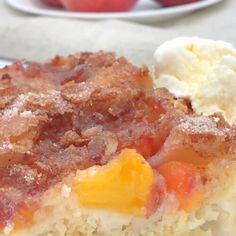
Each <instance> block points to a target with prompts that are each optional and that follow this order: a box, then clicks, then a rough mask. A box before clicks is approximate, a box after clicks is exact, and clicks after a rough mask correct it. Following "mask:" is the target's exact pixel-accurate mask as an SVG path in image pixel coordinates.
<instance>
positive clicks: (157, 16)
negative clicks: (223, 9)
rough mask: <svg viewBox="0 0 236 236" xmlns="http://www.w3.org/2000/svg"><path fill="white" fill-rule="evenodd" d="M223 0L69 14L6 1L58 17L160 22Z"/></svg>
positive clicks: (145, 2) (33, 0) (144, 2)
mask: <svg viewBox="0 0 236 236" xmlns="http://www.w3.org/2000/svg"><path fill="white" fill-rule="evenodd" d="M221 1H223V0H200V1H199V2H196V3H189V4H185V5H181V6H176V7H167V8H163V7H160V5H158V4H156V3H155V2H154V1H153V0H140V1H139V3H138V5H137V6H136V7H135V8H134V9H133V10H132V11H130V12H120V13H81V12H69V11H66V10H64V9H60V8H52V7H49V6H47V5H45V4H43V3H42V2H41V1H40V0H6V2H7V3H8V4H9V5H10V6H12V7H14V8H16V9H18V10H20V11H23V12H27V13H32V14H37V15H44V16H56V17H68V18H80V19H87V20H96V19H108V18H109V19H111V18H112V19H126V20H135V21H159V20H164V19H167V18H170V17H174V16H177V15H181V14H185V13H188V12H191V11H194V10H198V9H201V8H205V7H208V6H211V5H214V4H216V3H218V2H221Z"/></svg>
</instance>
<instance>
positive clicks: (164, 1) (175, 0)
mask: <svg viewBox="0 0 236 236" xmlns="http://www.w3.org/2000/svg"><path fill="white" fill-rule="evenodd" d="M156 1H157V2H159V3H160V4H161V5H163V6H165V7H169V6H177V5H182V4H187V3H191V2H198V1H199V0H156Z"/></svg>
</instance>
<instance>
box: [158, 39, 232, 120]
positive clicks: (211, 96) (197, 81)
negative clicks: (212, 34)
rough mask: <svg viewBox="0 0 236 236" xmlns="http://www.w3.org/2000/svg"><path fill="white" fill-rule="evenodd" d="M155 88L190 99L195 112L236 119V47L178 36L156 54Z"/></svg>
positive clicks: (220, 42)
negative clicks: (218, 113)
mask: <svg viewBox="0 0 236 236" xmlns="http://www.w3.org/2000/svg"><path fill="white" fill-rule="evenodd" d="M154 58H155V74H154V84H155V86H156V87H165V88H167V89H168V90H169V91H170V92H171V93H173V94H174V95H175V96H176V97H185V98H189V99H190V100H191V102H192V107H193V109H194V111H195V112H197V113H199V114H204V115H210V114H213V113H215V112H222V113H223V115H224V117H225V119H226V120H227V121H228V122H229V123H233V122H234V121H236V96H234V95H236V49H235V48H234V47H233V46H232V45H231V44H229V43H226V42H223V41H213V40H209V39H201V38H198V37H193V38H176V39H174V40H171V41H168V42H166V43H164V44H163V45H161V46H160V47H159V48H158V49H157V50H156V51H155V54H154Z"/></svg>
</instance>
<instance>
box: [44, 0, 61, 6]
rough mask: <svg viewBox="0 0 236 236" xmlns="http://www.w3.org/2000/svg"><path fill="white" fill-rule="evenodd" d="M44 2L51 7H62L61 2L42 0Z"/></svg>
mask: <svg viewBox="0 0 236 236" xmlns="http://www.w3.org/2000/svg"><path fill="white" fill-rule="evenodd" d="M42 1H43V2H45V3H46V4H48V5H50V6H53V7H59V6H62V5H61V1H60V0H42Z"/></svg>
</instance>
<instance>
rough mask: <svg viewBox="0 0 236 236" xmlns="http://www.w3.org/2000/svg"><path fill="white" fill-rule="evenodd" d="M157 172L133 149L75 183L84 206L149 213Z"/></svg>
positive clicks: (138, 213)
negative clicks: (155, 173) (148, 208)
mask: <svg viewBox="0 0 236 236" xmlns="http://www.w3.org/2000/svg"><path fill="white" fill-rule="evenodd" d="M153 184H154V173H153V170H152V168H151V167H150V165H149V164H148V163H147V162H146V161H145V159H144V158H143V157H142V156H141V155H140V154H138V153H137V152H136V151H135V150H133V149H124V150H123V151H122V152H121V153H120V155H119V156H118V158H117V159H115V160H113V161H111V162H110V163H108V164H107V165H106V166H103V167H101V168H99V169H98V170H97V171H96V173H94V174H93V175H87V176H86V177H84V179H82V180H81V182H80V183H79V184H78V185H77V186H76V192H77V194H78V196H79V203H80V205H81V206H85V207H96V208H102V209H108V210H112V211H115V212H120V213H128V214H134V215H139V216H141V215H146V206H147V203H148V200H149V198H150V195H151V193H152V189H153Z"/></svg>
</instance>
